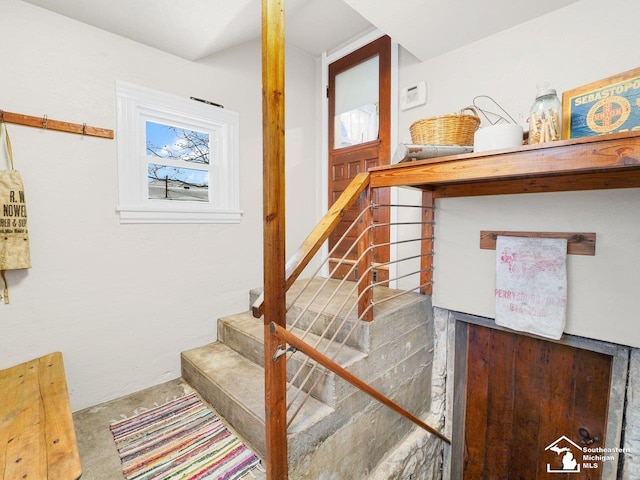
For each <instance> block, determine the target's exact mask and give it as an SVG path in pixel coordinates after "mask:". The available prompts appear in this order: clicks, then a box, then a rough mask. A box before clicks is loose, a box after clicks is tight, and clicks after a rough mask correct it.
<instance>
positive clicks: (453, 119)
mask: <svg viewBox="0 0 640 480" xmlns="http://www.w3.org/2000/svg"><path fill="white" fill-rule="evenodd" d="M465 110H470V111H471V112H473V115H469V114H466V113H464V111H465ZM479 126H480V117H479V116H478V113H477V112H476V111H475V110H474V109H473V108H471V107H467V108H463V109H462V110H460V113H459V114H456V115H440V116H438V117H430V118H423V119H422V120H418V121H417V122H414V123H413V124H411V127H409V130H410V132H411V142H412V143H413V144H415V145H460V146H471V145H473V134H474V133H475V132H476V130H477V129H478V127H479Z"/></svg>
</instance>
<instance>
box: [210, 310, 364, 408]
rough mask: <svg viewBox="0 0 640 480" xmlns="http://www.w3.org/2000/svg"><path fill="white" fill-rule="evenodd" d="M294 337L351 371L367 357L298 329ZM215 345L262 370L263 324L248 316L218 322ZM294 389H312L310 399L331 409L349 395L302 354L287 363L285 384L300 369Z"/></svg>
mask: <svg viewBox="0 0 640 480" xmlns="http://www.w3.org/2000/svg"><path fill="white" fill-rule="evenodd" d="M293 333H294V334H295V335H297V336H298V337H299V338H302V339H303V340H304V341H305V342H307V343H308V344H309V345H311V346H313V347H314V348H316V349H317V350H319V351H321V352H323V353H324V354H325V355H327V356H328V357H329V358H334V360H335V361H336V362H337V363H338V364H339V365H341V366H342V367H344V368H346V369H347V370H351V369H354V368H355V365H356V364H357V363H358V362H360V361H362V360H364V359H365V358H366V356H367V355H366V354H365V353H363V352H361V351H359V350H356V349H354V348H352V347H349V346H344V347H342V348H340V345H339V344H336V343H332V342H330V341H329V340H328V339H326V338H323V337H318V336H317V335H314V334H312V333H309V334H307V335H306V336H305V332H304V331H303V330H300V329H298V328H294V329H293ZM218 341H219V342H222V343H224V344H225V345H227V346H228V347H230V348H232V349H233V350H235V351H236V352H238V353H240V354H241V355H243V356H244V357H246V358H247V359H249V360H251V361H252V362H254V363H256V364H258V365H260V366H264V325H263V320H262V319H259V318H254V317H253V315H252V314H251V312H243V313H238V314H235V315H229V316H228V317H224V318H220V319H219V320H218ZM301 366H302V367H303V369H302V371H301V373H299V374H297V376H296V379H295V381H294V385H295V386H297V387H299V388H302V389H303V390H304V391H305V392H308V391H309V390H310V388H311V387H312V386H313V385H315V388H313V390H312V392H311V395H312V396H313V397H314V398H316V399H317V400H320V401H321V402H323V403H326V404H327V405H329V406H331V407H335V406H336V405H337V404H338V403H339V402H341V401H342V400H344V399H345V397H346V396H347V395H349V394H350V393H351V392H352V389H351V388H349V386H348V385H346V384H345V383H344V382H339V381H336V375H335V374H334V373H333V372H331V371H328V370H326V369H325V368H324V367H322V366H321V365H317V364H316V362H314V361H313V360H311V359H309V358H308V357H307V356H306V355H304V354H303V353H301V352H296V353H294V354H293V355H291V357H290V358H289V359H288V361H287V380H288V381H291V379H292V378H293V376H294V375H295V374H296V372H297V371H298V369H300V367H301Z"/></svg>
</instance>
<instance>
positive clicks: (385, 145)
mask: <svg viewBox="0 0 640 480" xmlns="http://www.w3.org/2000/svg"><path fill="white" fill-rule="evenodd" d="M372 60H375V61H376V64H375V65H376V68H375V70H377V71H373V72H371V75H370V76H369V78H371V77H373V76H374V75H377V78H375V79H372V80H375V81H376V82H377V95H378V98H377V105H376V108H377V119H378V128H377V134H374V135H373V137H365V138H364V141H358V140H355V141H353V140H352V139H348V140H346V141H341V131H342V130H344V129H345V127H344V125H343V124H342V125H341V124H340V116H341V110H340V109H338V110H337V109H336V96H337V93H338V94H339V93H340V92H337V88H336V84H337V83H339V82H337V79H339V77H340V76H341V75H342V76H343V77H344V75H345V74H348V73H349V72H350V71H353V69H355V68H358V67H363V66H364V65H365V64H367V63H370V62H371V61H372ZM338 88H339V85H338ZM327 95H328V97H329V109H328V110H329V130H328V131H329V175H328V178H329V182H328V183H329V196H328V198H329V206H331V205H332V204H333V203H334V202H335V201H336V199H337V198H338V197H339V196H340V194H341V193H342V192H343V190H344V189H345V188H346V187H347V185H349V183H350V182H351V180H352V179H353V178H354V177H355V176H356V175H357V174H358V173H359V172H364V171H366V170H367V169H369V168H371V167H374V166H377V165H388V164H389V163H390V125H391V39H390V38H389V37H387V36H384V37H381V38H380V39H378V40H375V41H374V42H371V43H369V44H368V45H365V46H364V47H362V48H360V49H359V50H356V51H355V52H353V53H351V54H349V55H347V56H345V57H343V58H341V59H339V60H337V61H335V62H333V63H332V64H330V65H329V85H328V92H327ZM338 96H339V95H338ZM338 103H340V102H338ZM354 105H355V107H361V106H362V105H360V104H358V102H355V104H354ZM354 110H357V108H355V109H354ZM341 127H342V130H341ZM336 131H338V134H337V135H336ZM371 201H372V202H374V203H376V204H378V205H388V204H389V189H388V188H385V189H376V190H375V192H374V196H373V198H372V199H371ZM358 213H359V211H358V209H357V207H356V206H354V207H352V208H351V209H350V210H349V212H347V214H345V215H344V217H343V218H342V220H341V222H340V224H339V225H338V227H337V228H336V229H335V231H334V233H333V234H332V235H331V236H330V237H329V249H330V250H331V249H333V248H334V247H335V246H336V243H337V242H338V241H339V239H340V238H341V237H342V235H343V234H344V233H345V231H346V229H347V228H348V226H349V225H350V224H351V222H353V220H354V219H355V218H356V217H357V215H358ZM389 218H390V216H389V208H386V207H385V208H378V209H375V210H374V211H373V221H374V223H377V224H379V225H380V227H379V228H376V229H375V230H374V239H373V241H374V243H375V244H376V245H379V244H385V243H388V242H389V227H388V226H385V225H386V224H388V223H389ZM356 236H357V233H356V232H355V230H354V231H353V232H351V233H350V234H349V235H348V236H347V239H346V241H344V242H342V243H341V244H340V245H338V249H337V250H336V252H335V253H334V254H333V255H332V258H338V259H339V258H342V257H343V256H344V255H345V251H346V250H347V249H348V247H347V246H345V245H350V244H351V242H353V241H354V240H355V238H356ZM346 258H348V259H349V260H351V261H354V260H355V259H356V258H357V252H355V251H353V252H352V253H350V254H349V255H347V256H346ZM373 261H374V262H376V263H385V262H388V261H389V247H388V245H387V246H384V247H381V248H376V250H375V251H374V255H373ZM330 264H331V268H332V269H333V266H334V265H335V262H331V263H330ZM348 269H349V266H348V265H347V266H345V267H342V268H341V269H340V270H338V271H337V272H336V274H334V276H335V277H338V278H344V276H345V274H346V271H347V270H348ZM360 273H361V272H360ZM356 278H357V274H356V275H355V276H352V278H351V279H356ZM374 279H376V280H382V279H388V267H387V266H383V267H381V268H379V269H377V270H376V271H375V272H374Z"/></svg>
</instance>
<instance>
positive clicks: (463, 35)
mask: <svg viewBox="0 0 640 480" xmlns="http://www.w3.org/2000/svg"><path fill="white" fill-rule="evenodd" d="M24 1H26V2H27V3H31V4H33V5H36V6H39V7H42V8H45V9H47V10H50V11H53V12H56V13H59V14H61V15H64V16H67V17H69V18H72V19H75V20H78V21H80V22H83V23H86V24H89V25H92V26H94V27H97V28H100V29H102V30H106V31H108V32H111V33H114V34H116V35H120V36H123V37H126V38H129V39H131V40H134V41H137V42H140V43H143V44H146V45H149V46H151V47H154V48H157V49H160V50H163V51H165V52H168V53H171V54H174V55H178V56H180V57H183V58H185V59H188V60H199V59H202V58H205V57H208V56H211V55H215V54H216V53H219V52H221V51H224V50H227V49H229V48H232V47H235V46H237V45H241V44H243V43H246V42H250V41H254V40H256V39H258V38H260V28H261V13H260V12H261V2H260V0H110V1H102V2H95V1H87V0H24ZM576 1H579V0H536V1H535V2H532V1H531V0H286V1H285V13H286V19H285V31H286V38H287V43H288V45H289V46H293V47H295V48H298V49H300V50H302V51H305V52H307V53H309V54H310V55H313V56H319V55H320V54H321V53H322V52H324V51H327V52H330V51H331V50H334V49H336V48H338V47H340V46H342V45H344V44H346V43H348V42H349V41H350V40H353V39H355V38H357V37H358V36H361V35H363V34H364V33H367V32H369V31H371V30H373V29H375V28H378V29H380V30H382V31H384V32H385V33H387V34H388V35H389V36H391V38H393V39H394V40H395V41H397V42H398V43H399V44H400V45H402V46H403V47H404V48H406V49H407V50H409V51H410V52H411V53H412V54H413V55H415V56H416V57H417V58H418V59H420V60H422V61H424V60H428V59H429V58H433V57H435V56H438V55H441V54H443V53H446V52H448V51H451V50H454V49H456V48H459V47H461V46H463V45H465V44H468V43H471V42H474V41H476V40H479V39H481V38H484V37H487V36H489V35H492V34H494V33H497V32H499V31H502V30H505V29H507V28H510V27H512V26H514V25H517V24H519V23H522V22H525V21H527V20H530V19H532V18H535V17H538V16H540V15H544V14H545V13H548V12H550V11H553V10H556V9H559V8H562V7H564V6H567V5H569V4H571V3H575V2H576Z"/></svg>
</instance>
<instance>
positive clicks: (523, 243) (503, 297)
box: [495, 236, 567, 340]
mask: <svg viewBox="0 0 640 480" xmlns="http://www.w3.org/2000/svg"><path fill="white" fill-rule="evenodd" d="M566 260H567V240H566V239H565V238H531V237H508V236H498V239H497V241H496V287H495V297H496V323H497V324H498V325H502V326H503V327H507V328H510V329H512V330H518V331H521V332H528V333H532V334H534V335H539V336H542V337H547V338H553V339H556V340H557V339H559V338H560V337H561V336H562V332H563V331H564V327H565V324H566V318H567V262H566Z"/></svg>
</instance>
